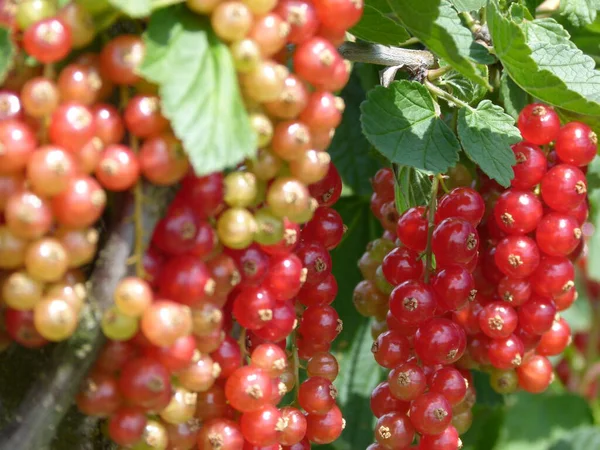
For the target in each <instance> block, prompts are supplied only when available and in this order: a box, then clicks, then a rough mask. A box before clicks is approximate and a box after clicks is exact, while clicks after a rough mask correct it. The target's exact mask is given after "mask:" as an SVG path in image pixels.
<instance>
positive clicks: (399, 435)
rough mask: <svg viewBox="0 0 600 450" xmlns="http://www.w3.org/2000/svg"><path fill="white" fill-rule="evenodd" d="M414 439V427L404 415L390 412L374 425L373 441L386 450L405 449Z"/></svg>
mask: <svg viewBox="0 0 600 450" xmlns="http://www.w3.org/2000/svg"><path fill="white" fill-rule="evenodd" d="M414 438H415V427H414V426H413V424H412V423H411V420H410V419H409V418H408V417H407V416H406V414H404V413H400V412H390V413H388V414H385V415H383V416H381V417H380V418H379V419H378V420H377V424H376V425H375V440H376V441H377V442H378V443H379V444H381V446H382V447H383V448H386V449H393V448H394V449H395V448H397V449H405V448H408V446H409V445H410V444H411V443H412V441H413V439H414Z"/></svg>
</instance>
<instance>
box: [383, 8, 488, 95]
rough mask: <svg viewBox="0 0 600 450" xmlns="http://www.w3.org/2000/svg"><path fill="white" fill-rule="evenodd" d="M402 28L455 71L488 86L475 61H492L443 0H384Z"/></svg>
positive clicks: (486, 62) (482, 62)
mask: <svg viewBox="0 0 600 450" xmlns="http://www.w3.org/2000/svg"><path fill="white" fill-rule="evenodd" d="M388 1H389V3H390V5H391V7H392V8H393V10H394V11H395V12H396V15H397V16H398V18H399V19H400V21H401V22H402V24H403V25H404V26H405V28H406V29H407V30H408V31H410V32H411V33H412V34H413V35H415V36H416V37H417V38H419V40H421V41H422V42H423V43H424V44H425V45H426V46H427V47H428V48H429V50H431V51H432V52H434V53H435V54H437V55H438V56H439V57H440V58H443V59H444V60H445V61H446V62H447V63H448V64H450V65H451V66H452V67H453V68H454V69H456V70H457V71H458V72H460V73H462V74H463V75H464V76H465V77H467V78H469V79H470V80H473V81H474V82H476V83H479V84H481V85H482V86H485V87H486V88H489V83H488V80H487V78H486V77H485V76H484V74H482V73H481V71H480V70H479V69H478V68H477V67H476V64H475V63H480V64H488V63H491V62H493V58H491V57H490V55H489V53H488V51H487V50H486V49H485V47H483V46H482V45H480V44H478V43H476V42H475V40H474V39H473V35H472V34H471V31H469V29H467V28H466V27H464V26H463V24H462V23H461V21H460V19H459V17H458V13H457V12H456V10H454V9H453V8H452V6H451V5H450V3H449V2H448V1H446V0H420V1H418V2H415V1H414V0H388Z"/></svg>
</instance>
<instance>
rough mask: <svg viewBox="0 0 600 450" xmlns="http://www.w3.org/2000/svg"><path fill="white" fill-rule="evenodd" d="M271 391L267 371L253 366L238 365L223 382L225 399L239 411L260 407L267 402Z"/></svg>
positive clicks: (253, 409) (248, 410) (254, 409)
mask: <svg viewBox="0 0 600 450" xmlns="http://www.w3.org/2000/svg"><path fill="white" fill-rule="evenodd" d="M271 391H272V383H271V379H270V378H269V375H268V374H267V372H265V371H264V370H262V369H259V368H258V367H253V366H244V367H239V368H238V369H236V370H235V371H234V372H233V373H232V374H231V375H230V376H229V378H227V381H226V383H225V395H226V396H227V400H228V401H229V403H230V405H231V406H233V407H234V408H235V409H237V410H238V411H241V412H250V411H257V410H259V409H261V408H262V407H263V406H264V405H266V404H267V403H268V401H269V399H270V397H271Z"/></svg>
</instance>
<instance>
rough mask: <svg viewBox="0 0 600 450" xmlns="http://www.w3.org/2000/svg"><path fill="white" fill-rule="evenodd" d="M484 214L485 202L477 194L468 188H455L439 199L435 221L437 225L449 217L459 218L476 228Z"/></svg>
mask: <svg viewBox="0 0 600 450" xmlns="http://www.w3.org/2000/svg"><path fill="white" fill-rule="evenodd" d="M484 213H485V202H484V201H483V197H481V194H479V192H477V191H475V190H473V189H471V188H468V187H457V188H454V189H452V191H450V192H449V193H448V194H446V195H444V196H443V197H442V198H441V199H440V201H439V203H438V205H437V208H436V210H435V220H436V222H438V223H439V222H441V221H442V220H444V219H447V218H449V217H460V218H461V219H465V220H466V221H467V222H469V223H471V225H473V226H475V227H476V226H477V225H479V223H480V222H481V219H483V215H484Z"/></svg>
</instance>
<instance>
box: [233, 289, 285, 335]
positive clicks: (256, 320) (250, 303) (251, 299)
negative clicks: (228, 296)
mask: <svg viewBox="0 0 600 450" xmlns="http://www.w3.org/2000/svg"><path fill="white" fill-rule="evenodd" d="M274 307H275V299H274V298H273V296H272V295H271V293H270V292H269V291H268V290H267V289H264V288H248V289H244V290H242V291H241V292H240V293H239V294H238V296H237V297H235V300H234V302H233V316H234V317H235V320H237V322H238V323H239V324H240V325H241V326H242V327H244V328H247V329H249V330H258V329H259V328H262V327H263V326H265V325H266V324H267V323H268V322H269V321H270V320H272V319H273V308H274Z"/></svg>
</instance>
